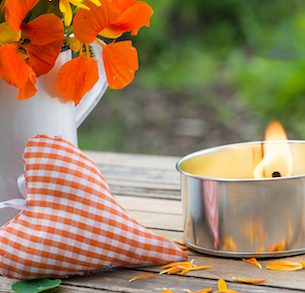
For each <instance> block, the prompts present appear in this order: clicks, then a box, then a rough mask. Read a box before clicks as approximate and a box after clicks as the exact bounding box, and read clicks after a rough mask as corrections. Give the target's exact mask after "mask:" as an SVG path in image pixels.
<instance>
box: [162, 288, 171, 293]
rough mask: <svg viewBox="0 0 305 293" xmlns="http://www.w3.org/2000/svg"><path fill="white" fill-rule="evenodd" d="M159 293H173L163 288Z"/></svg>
mask: <svg viewBox="0 0 305 293" xmlns="http://www.w3.org/2000/svg"><path fill="white" fill-rule="evenodd" d="M161 293H174V292H173V291H172V290H171V289H167V288H163V290H162V292H161Z"/></svg>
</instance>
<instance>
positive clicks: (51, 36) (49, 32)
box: [21, 14, 65, 45]
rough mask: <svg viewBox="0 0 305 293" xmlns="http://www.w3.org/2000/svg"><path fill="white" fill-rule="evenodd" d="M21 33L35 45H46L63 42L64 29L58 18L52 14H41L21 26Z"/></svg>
mask: <svg viewBox="0 0 305 293" xmlns="http://www.w3.org/2000/svg"><path fill="white" fill-rule="evenodd" d="M21 29H22V32H23V33H25V34H26V36H27V37H28V38H29V39H30V41H31V43H33V44H35V45H46V44H49V43H52V42H54V41H58V40H63V39H64V38H65V36H64V27H63V24H62V22H61V20H60V18H59V17H57V16H56V15H54V14H43V15H41V16H38V17H37V18H35V19H34V20H32V21H30V22H29V23H27V24H23V25H22V26H21Z"/></svg>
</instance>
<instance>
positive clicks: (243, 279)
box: [232, 277, 267, 284]
mask: <svg viewBox="0 0 305 293" xmlns="http://www.w3.org/2000/svg"><path fill="white" fill-rule="evenodd" d="M232 279H233V280H234V281H237V282H241V283H249V284H260V283H264V282H266V281H267V279H257V280H253V279H247V278H238V277H232Z"/></svg>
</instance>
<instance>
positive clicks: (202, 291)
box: [183, 288, 213, 293]
mask: <svg viewBox="0 0 305 293" xmlns="http://www.w3.org/2000/svg"><path fill="white" fill-rule="evenodd" d="M183 291H184V292H185V293H210V292H212V291H213V289H212V288H204V289H200V290H197V291H191V290H188V289H184V290H183Z"/></svg>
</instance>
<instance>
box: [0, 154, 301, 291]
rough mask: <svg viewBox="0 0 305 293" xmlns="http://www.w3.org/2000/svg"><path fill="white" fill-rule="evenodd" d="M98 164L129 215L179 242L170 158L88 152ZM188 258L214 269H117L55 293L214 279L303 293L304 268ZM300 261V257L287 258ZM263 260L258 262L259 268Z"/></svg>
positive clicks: (6, 285)
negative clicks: (252, 282) (281, 268)
mask: <svg viewBox="0 0 305 293" xmlns="http://www.w3.org/2000/svg"><path fill="white" fill-rule="evenodd" d="M87 153H88V155H89V156H90V157H91V158H92V159H93V160H95V161H96V162H98V165H99V167H100V169H101V170H102V172H103V174H104V176H105V177H106V179H107V180H108V183H109V185H110V187H111V189H112V191H113V193H114V194H116V195H117V199H118V201H119V202H120V203H121V204H122V205H124V206H125V207H126V208H127V209H128V210H129V211H130V213H131V214H133V215H134V217H135V218H136V219H137V220H138V221H139V222H141V223H142V224H144V225H145V226H147V227H149V228H150V229H152V230H154V232H156V233H159V234H161V235H165V236H166V237H168V238H169V239H182V237H183V234H182V229H183V227H182V214H181V211H182V207H181V202H180V190H179V185H180V183H179V174H178V172H177V171H176V170H175V163H176V161H177V158H175V157H159V156H146V155H126V154H114V153H96V152H87ZM189 255H190V259H193V258H194V260H195V263H196V264H198V265H213V266H214V268H213V269H209V270H205V271H195V272H190V273H188V274H187V275H186V276H183V277H182V276H178V275H176V276H175V275H171V276H168V275H162V276H159V275H158V274H157V273H158V272H160V268H159V267H149V268H148V267H145V268H138V269H120V270H116V271H113V272H107V273H100V274H98V275H94V276H90V277H77V278H70V279H67V280H64V282H63V285H62V286H60V289H58V290H57V291H56V292H60V293H61V292H69V293H72V292H73V293H78V292H91V293H97V292H130V293H144V292H145V293H146V292H161V291H162V288H164V287H166V288H170V289H172V290H173V292H177V293H178V292H179V293H180V292H183V289H190V290H193V291H196V290H199V289H202V288H208V287H212V288H213V289H214V290H216V288H217V280H218V279H219V278H224V279H225V280H227V281H228V282H227V283H228V286H229V288H231V289H234V290H237V291H238V292H247V293H251V292H274V293H275V292H277V293H286V292H305V270H301V271H295V272H276V271H268V270H267V269H266V268H263V270H259V269H258V268H256V267H254V266H252V265H249V264H246V263H244V262H242V261H240V260H233V259H224V258H216V257H210V256H206V255H200V254H198V253H195V252H192V251H190V252H189ZM289 259H291V260H305V256H297V257H290V258H289ZM267 262H270V260H267V261H261V264H262V265H263V266H264V265H265V264H266V263H267ZM145 272H155V273H156V277H155V278H151V279H142V280H138V281H135V282H133V283H129V282H128V280H129V279H130V278H132V277H134V276H137V275H140V274H142V273H145ZM232 276H235V277H247V278H252V279H261V278H267V279H268V281H267V282H266V283H264V284H262V285H245V284H238V283H235V282H232ZM13 282H14V280H9V279H7V278H4V277H0V292H10V288H11V284H12V283H13Z"/></svg>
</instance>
